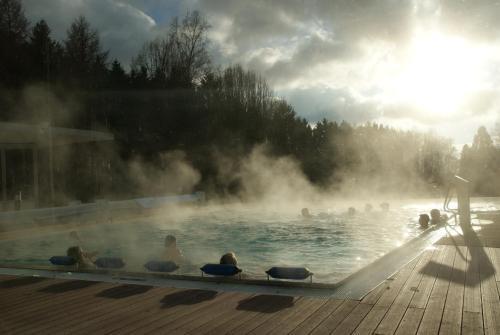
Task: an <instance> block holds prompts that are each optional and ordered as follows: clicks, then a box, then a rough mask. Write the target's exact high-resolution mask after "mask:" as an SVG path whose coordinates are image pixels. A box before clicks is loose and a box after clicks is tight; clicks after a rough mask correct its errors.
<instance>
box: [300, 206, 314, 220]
mask: <svg viewBox="0 0 500 335" xmlns="http://www.w3.org/2000/svg"><path fill="white" fill-rule="evenodd" d="M300 213H301V214H302V217H303V218H304V219H311V218H312V215H311V213H309V209H308V208H307V207H304V208H302V210H301V211H300Z"/></svg>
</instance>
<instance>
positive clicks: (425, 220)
mask: <svg viewBox="0 0 500 335" xmlns="http://www.w3.org/2000/svg"><path fill="white" fill-rule="evenodd" d="M430 220H431V219H430V218H429V215H427V214H420V216H419V217H418V224H419V225H420V228H422V229H426V228H428V227H429V221H430Z"/></svg>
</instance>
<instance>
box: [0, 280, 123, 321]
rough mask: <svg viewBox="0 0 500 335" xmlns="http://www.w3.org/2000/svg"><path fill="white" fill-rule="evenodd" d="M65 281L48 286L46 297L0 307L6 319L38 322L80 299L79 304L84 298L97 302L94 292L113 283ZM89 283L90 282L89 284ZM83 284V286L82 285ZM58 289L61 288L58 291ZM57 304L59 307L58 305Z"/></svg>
mask: <svg viewBox="0 0 500 335" xmlns="http://www.w3.org/2000/svg"><path fill="white" fill-rule="evenodd" d="M63 284H65V283H57V284H55V285H53V286H48V287H46V288H47V289H48V291H44V292H43V293H41V292H39V293H41V294H43V295H44V299H42V300H34V301H32V302H27V303H26V304H25V305H21V306H19V307H20V308H12V309H9V310H6V311H4V310H3V309H0V312H1V313H2V316H3V317H4V319H6V320H8V321H10V322H20V323H23V324H26V321H28V320H29V321H31V322H37V320H42V319H44V318H46V317H47V315H48V314H50V313H57V312H58V311H59V310H65V308H67V307H68V306H71V305H72V304H73V302H76V301H78V305H81V304H82V301H83V300H85V299H86V300H88V303H95V299H94V297H93V294H94V293H96V292H99V291H101V290H103V289H106V288H111V287H112V286H113V284H106V283H98V282H90V283H89V282H83V281H67V282H66V284H68V285H63ZM87 284H89V285H88V286H87ZM80 285H81V286H80ZM64 287H66V288H70V287H74V289H71V290H68V291H66V289H65V288H64ZM58 290H61V291H60V292H58ZM56 306H57V307H56Z"/></svg>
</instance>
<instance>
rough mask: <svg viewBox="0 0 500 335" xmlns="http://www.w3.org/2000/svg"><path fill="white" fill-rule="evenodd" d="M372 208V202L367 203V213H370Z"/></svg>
mask: <svg viewBox="0 0 500 335" xmlns="http://www.w3.org/2000/svg"><path fill="white" fill-rule="evenodd" d="M372 209H373V206H372V204H370V203H367V204H365V213H370V212H371V211H372Z"/></svg>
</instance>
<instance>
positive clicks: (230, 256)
mask: <svg viewBox="0 0 500 335" xmlns="http://www.w3.org/2000/svg"><path fill="white" fill-rule="evenodd" d="M220 264H232V265H234V266H236V265H238V260H237V259H236V255H235V254H234V252H228V253H227V254H224V255H222V257H221V258H220Z"/></svg>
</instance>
